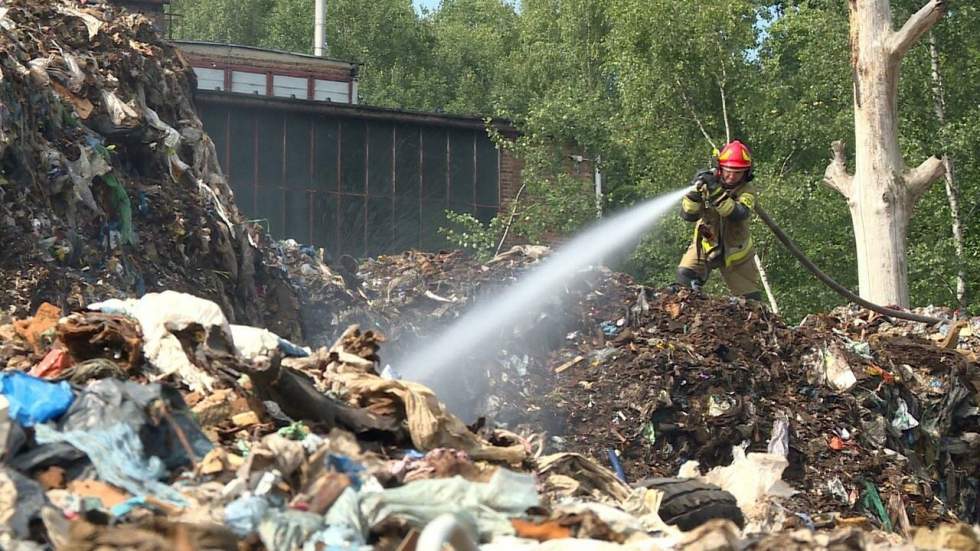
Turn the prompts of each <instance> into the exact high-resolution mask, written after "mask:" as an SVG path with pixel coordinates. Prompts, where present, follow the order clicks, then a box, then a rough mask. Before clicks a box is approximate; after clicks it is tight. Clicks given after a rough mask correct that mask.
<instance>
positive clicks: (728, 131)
mask: <svg viewBox="0 0 980 551" xmlns="http://www.w3.org/2000/svg"><path fill="white" fill-rule="evenodd" d="M721 75H722V76H721V81H719V82H718V88H719V89H720V90H721V112H722V115H723V116H724V117H725V143H726V144H727V143H731V141H732V127H731V126H730V125H729V124H728V97H727V96H726V95H725V84H726V83H727V82H728V74H727V73H726V71H725V64H724V63H722V64H721Z"/></svg>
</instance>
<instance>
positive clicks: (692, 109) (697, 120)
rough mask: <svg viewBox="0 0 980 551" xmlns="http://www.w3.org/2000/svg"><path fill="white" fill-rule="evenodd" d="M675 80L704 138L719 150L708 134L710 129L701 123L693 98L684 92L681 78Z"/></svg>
mask: <svg viewBox="0 0 980 551" xmlns="http://www.w3.org/2000/svg"><path fill="white" fill-rule="evenodd" d="M674 80H675V82H677V90H678V91H680V93H681V99H682V100H684V105H685V106H686V107H687V110H688V111H690V112H691V116H692V117H694V122H696V123H698V129H700V130H701V135H703V136H704V139H706V140H708V143H709V144H711V148H712V149H715V150H717V149H718V146H717V145H715V142H714V141H713V140H712V139H711V136H709V135H708V131H707V130H705V129H704V124H702V123H701V117H698V114H697V112H696V111H695V110H694V105H692V104H691V100H690V99H689V98H688V97H687V94H685V93H684V87H683V86H681V79H679V78H675V79H674Z"/></svg>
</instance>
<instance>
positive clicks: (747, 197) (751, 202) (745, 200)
mask: <svg viewBox="0 0 980 551" xmlns="http://www.w3.org/2000/svg"><path fill="white" fill-rule="evenodd" d="M738 202H739V203H742V204H743V205H745V206H746V207H748V208H749V210H755V195H754V194H752V193H743V194H742V195H739V196H738Z"/></svg>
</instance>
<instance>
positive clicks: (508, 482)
mask: <svg viewBox="0 0 980 551" xmlns="http://www.w3.org/2000/svg"><path fill="white" fill-rule="evenodd" d="M539 504H540V499H539V497H538V493H537V490H536V488H535V482H534V477H532V476H529V475H526V474H520V473H515V472H513V471H509V470H507V469H498V470H497V472H496V473H494V475H493V476H492V477H491V478H490V481H489V482H487V483H479V482H470V481H468V480H466V479H464V478H463V477H461V476H455V477H453V478H444V479H437V480H419V481H416V482H410V483H408V484H406V485H404V486H401V487H399V488H393V489H390V490H385V491H383V492H374V493H362V494H361V496H360V507H361V513H362V514H363V516H364V518H365V519H367V524H368V525H369V526H378V525H380V524H382V523H384V522H385V521H386V520H389V519H399V520H403V521H406V522H408V523H409V524H411V525H413V526H424V525H425V524H427V523H429V522H431V521H432V520H433V519H435V518H436V517H438V516H439V515H441V514H443V513H456V514H459V513H460V512H464V511H465V512H466V513H468V514H470V515H472V516H473V517H474V518H475V520H476V524H477V527H478V529H479V533H480V537H481V538H483V539H484V540H488V539H489V538H491V537H492V536H496V535H513V534H514V527H513V526H512V525H511V524H510V521H509V518H510V517H515V516H520V515H523V514H524V512H525V511H526V510H527V509H529V508H531V507H536V506H538V505H539Z"/></svg>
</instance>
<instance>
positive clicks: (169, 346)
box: [89, 291, 235, 392]
mask: <svg viewBox="0 0 980 551" xmlns="http://www.w3.org/2000/svg"><path fill="white" fill-rule="evenodd" d="M89 309H91V310H96V311H100V312H105V313H110V314H123V315H127V316H130V317H133V318H135V319H136V320H137V321H139V323H140V327H141V328H142V330H143V339H144V341H145V344H144V346H143V354H144V355H146V358H147V360H149V361H150V363H151V364H152V365H153V366H154V367H156V368H157V369H158V370H159V375H158V379H163V378H166V377H169V376H171V375H176V376H178V377H179V378H180V380H181V381H182V382H183V383H184V384H186V385H187V386H188V387H190V389H191V390H194V391H198V392H210V391H212V390H214V388H215V383H216V379H215V377H214V376H213V375H211V374H210V373H208V372H206V371H204V370H203V369H201V368H200V367H198V366H197V365H195V364H194V363H193V362H192V361H191V359H190V358H188V357H187V353H186V352H185V351H184V348H183V346H182V345H181V342H180V339H179V338H177V336H176V335H175V334H174V333H175V332H177V331H182V330H184V329H187V328H188V327H191V326H197V327H200V328H202V329H203V330H204V332H205V334H206V335H205V338H204V342H205V343H207V344H208V346H212V347H220V349H222V350H230V351H233V350H234V342H235V340H234V337H233V336H232V333H231V327H230V326H229V324H228V320H227V319H226V318H225V315H224V313H223V312H222V311H221V308H220V307H219V306H218V305H217V304H215V303H213V302H211V301H209V300H205V299H202V298H198V297H195V296H193V295H189V294H186V293H178V292H175V291H164V292H162V293H148V294H146V295H143V297H141V298H139V299H126V300H119V299H110V300H107V301H104V302H97V303H94V304H90V305H89Z"/></svg>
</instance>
